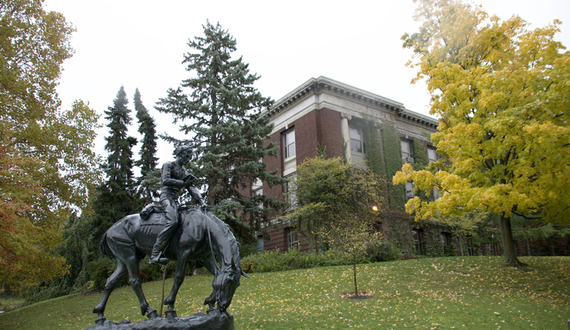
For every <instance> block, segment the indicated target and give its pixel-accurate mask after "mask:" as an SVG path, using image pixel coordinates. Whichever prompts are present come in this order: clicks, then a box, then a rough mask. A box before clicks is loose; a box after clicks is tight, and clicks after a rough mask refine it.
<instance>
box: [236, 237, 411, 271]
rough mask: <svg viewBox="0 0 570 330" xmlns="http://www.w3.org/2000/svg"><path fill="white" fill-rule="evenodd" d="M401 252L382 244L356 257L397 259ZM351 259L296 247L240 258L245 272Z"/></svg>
mask: <svg viewBox="0 0 570 330" xmlns="http://www.w3.org/2000/svg"><path fill="white" fill-rule="evenodd" d="M400 258H401V252H400V250H399V249H398V248H396V247H395V246H393V245H392V244H383V245H382V246H379V247H376V248H374V249H371V250H370V251H368V253H367V255H363V256H361V257H359V258H358V260H357V262H358V263H369V262H377V261H392V260H399V259H400ZM352 263H353V260H352V258H351V257H348V256H346V255H345V254H343V253H341V252H339V251H334V250H328V251H325V252H318V253H314V252H300V251H299V250H298V249H292V250H288V251H287V252H285V253H281V252H280V251H279V250H272V251H263V252H260V253H257V254H254V255H251V256H248V257H245V258H242V260H241V266H242V268H243V270H244V271H245V272H246V273H264V272H279V271H284V270H293V269H305V268H314V267H324V266H339V265H352Z"/></svg>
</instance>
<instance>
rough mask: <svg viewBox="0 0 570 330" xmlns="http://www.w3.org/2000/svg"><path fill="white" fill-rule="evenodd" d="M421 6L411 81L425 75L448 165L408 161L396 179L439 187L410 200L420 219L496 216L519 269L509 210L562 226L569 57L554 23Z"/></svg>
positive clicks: (449, 2) (408, 41)
mask: <svg viewBox="0 0 570 330" xmlns="http://www.w3.org/2000/svg"><path fill="white" fill-rule="evenodd" d="M418 2H419V6H418V9H417V12H416V19H417V20H419V21H421V22H422V23H423V24H422V26H421V28H420V31H419V32H418V33H414V34H412V35H408V34H406V35H404V36H403V37H402V38H403V40H404V47H407V48H411V49H413V50H414V52H415V59H416V62H415V63H414V64H413V65H414V66H416V67H418V68H419V73H418V78H417V79H420V78H422V77H427V85H428V89H429V91H430V93H431V95H432V99H431V102H432V104H431V114H434V115H437V116H439V117H440V125H439V127H438V130H439V132H438V133H435V134H433V135H432V141H433V142H434V143H435V144H436V146H437V148H438V153H440V154H442V155H443V156H445V157H446V159H447V160H449V163H446V162H444V161H443V160H442V161H439V162H438V163H437V164H434V165H433V166H432V167H431V168H430V170H426V171H414V170H413V169H412V168H411V166H409V165H404V167H403V168H402V172H400V173H398V174H397V175H396V176H395V177H394V182H395V183H404V182H406V181H410V180H413V181H414V185H415V186H416V187H417V188H419V189H423V190H425V191H428V192H429V191H430V190H431V189H433V188H434V187H435V188H437V189H438V190H439V191H441V192H443V196H442V198H440V199H438V200H436V201H435V202H431V203H430V202H422V201H420V200H419V199H418V198H414V199H412V200H410V201H409V202H408V204H407V206H406V208H407V210H408V211H409V212H413V211H415V212H416V218H427V217H430V216H433V215H436V214H438V213H441V214H456V213H458V212H463V211H465V210H477V209H479V210H482V211H492V212H494V213H496V214H498V215H499V218H500V221H499V222H500V229H501V236H502V240H503V248H504V251H505V257H506V261H507V264H508V265H511V266H516V267H520V266H521V265H522V264H521V263H520V261H519V260H518V259H517V257H516V254H515V250H514V244H513V238H512V230H511V216H512V215H513V214H516V215H521V216H524V217H537V218H540V219H541V220H543V221H547V222H568V217H567V216H565V213H567V212H568V210H569V208H570V195H568V193H567V188H568V187H569V186H570V175H569V173H570V129H569V125H570V118H569V115H570V98H569V97H568V96H569V95H570V85H569V84H568V81H569V80H570V53H569V52H567V51H564V47H563V46H562V45H561V44H560V43H559V42H557V41H554V39H553V38H554V35H555V34H556V33H557V32H558V31H559V29H558V25H559V24H560V22H559V21H555V22H554V23H553V24H551V25H548V26H546V27H544V28H537V29H534V30H528V29H527V28H526V25H527V24H526V22H525V21H524V20H522V19H521V18H520V17H517V16H514V17H512V18H510V19H508V20H506V21H501V20H500V19H499V18H498V17H496V16H492V17H489V16H488V15H487V14H486V13H485V12H483V11H482V10H481V9H480V8H478V7H475V8H474V7H472V6H471V5H469V4H464V3H462V2H460V1H457V0H437V1H436V0H422V1H418ZM438 168H439V169H441V170H440V171H437V169H438Z"/></svg>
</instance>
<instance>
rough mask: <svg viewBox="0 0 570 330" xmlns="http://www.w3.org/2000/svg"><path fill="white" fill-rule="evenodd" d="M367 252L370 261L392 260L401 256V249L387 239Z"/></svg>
mask: <svg viewBox="0 0 570 330" xmlns="http://www.w3.org/2000/svg"><path fill="white" fill-rule="evenodd" d="M367 252H368V256H369V258H370V261H371V262H380V261H394V260H400V259H401V258H402V251H400V249H398V247H396V246H395V245H394V244H392V243H390V242H387V241H385V242H383V243H382V245H380V246H377V247H374V248H372V249H370V250H369V251H367Z"/></svg>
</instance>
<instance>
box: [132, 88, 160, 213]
mask: <svg viewBox="0 0 570 330" xmlns="http://www.w3.org/2000/svg"><path fill="white" fill-rule="evenodd" d="M134 101H135V102H134V103H135V111H136V114H137V119H138V122H139V133H140V134H142V136H143V137H142V146H141V149H140V152H139V154H140V156H141V158H140V159H139V160H138V161H137V162H136V165H137V166H139V167H140V169H141V176H140V178H138V180H137V186H138V187H139V194H140V195H141V196H142V198H143V199H144V201H145V202H146V203H150V202H152V197H153V192H154V191H156V190H158V189H160V172H159V170H158V169H157V168H156V167H157V163H158V157H156V138H157V137H156V124H155V122H154V118H152V117H151V116H150V114H149V113H148V110H147V109H146V108H145V106H144V105H143V103H142V101H141V93H140V92H139V89H138V88H137V89H136V91H135V97H134Z"/></svg>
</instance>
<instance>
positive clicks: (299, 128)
mask: <svg viewBox="0 0 570 330" xmlns="http://www.w3.org/2000/svg"><path fill="white" fill-rule="evenodd" d="M262 115H263V116H269V118H270V119H271V122H272V123H273V124H274V129H273V132H272V134H271V140H272V141H273V142H275V143H277V144H278V145H279V149H280V152H279V155H278V157H268V158H266V159H264V162H266V163H267V165H268V170H269V171H272V170H275V169H277V170H278V171H279V174H281V175H282V176H284V177H291V176H293V175H295V172H296V167H297V165H298V164H300V163H301V162H302V161H303V160H305V159H306V158H311V157H315V156H317V146H318V145H322V146H326V151H327V155H328V156H330V157H337V156H338V157H347V158H348V159H349V160H350V161H351V162H353V163H355V164H358V165H357V166H361V167H366V166H367V165H366V158H365V155H366V153H367V152H370V151H368V150H366V144H365V139H366V136H365V132H366V130H365V129H364V127H365V124H366V123H370V122H373V123H375V124H378V125H392V127H394V128H395V134H396V135H397V138H399V139H400V145H399V146H396V147H395V148H398V149H400V148H401V150H398V152H399V154H400V157H401V159H402V162H403V161H407V162H413V161H414V159H413V157H414V154H413V152H412V144H413V143H418V142H419V143H420V144H421V145H422V146H423V148H425V151H426V153H427V155H428V156H429V158H430V159H432V158H435V157H436V154H435V149H434V148H433V146H432V145H431V143H430V142H429V139H428V137H427V134H426V133H428V134H431V133H433V132H435V131H436V127H437V125H438V122H437V120H435V119H433V118H431V117H428V116H425V115H422V114H419V113H416V112H413V111H410V110H408V109H406V108H405V107H404V104H403V103H400V102H397V101H394V100H391V99H388V98H385V97H383V96H380V95H377V94H373V93H370V92H367V91H364V90H362V89H358V88H355V87H353V86H349V85H346V84H343V83H341V82H338V81H335V80H332V79H329V78H325V77H319V78H311V79H309V80H308V81H306V82H305V83H303V84H302V85H301V86H299V87H297V88H295V89H294V90H293V91H291V92H290V93H289V94H287V95H285V96H284V97H283V98H281V99H279V100H278V101H277V102H275V104H274V106H273V107H272V108H270V109H267V110H266V111H264V112H263V113H262ZM393 131H394V130H393ZM345 141H346V146H347V147H346V150H345V147H344V145H345ZM391 148H394V146H393V145H392V147H391ZM400 168H401V164H400ZM251 189H252V190H251V193H252V194H261V193H263V194H267V195H271V196H282V195H283V193H285V192H286V191H287V185H285V186H274V187H272V188H269V187H268V186H267V184H254V185H253V186H252V188H251ZM410 189H411V187H407V190H408V191H407V192H405V191H404V189H402V194H408V196H409V195H410V194H411V191H410ZM403 199H404V200H405V197H404V198H403ZM277 227H278V229H275V228H274V227H268V228H266V233H268V234H269V235H265V236H264V237H263V238H261V237H260V238H259V245H258V248H259V249H260V250H261V249H263V250H272V249H275V248H277V249H279V250H281V251H286V250H287V249H289V248H291V247H293V246H296V245H298V244H299V245H300V246H301V250H306V249H307V244H306V243H304V241H303V239H302V238H301V237H300V235H299V234H298V233H297V232H296V231H295V230H294V229H293V228H290V226H288V225H287V224H280V225H279V226H277ZM411 231H412V232H413V229H412V230H411ZM412 232H411V233H410V235H414V237H413V239H415V240H416V245H417V246H416V249H418V248H420V245H419V244H421V243H420V242H419V237H417V236H418V233H417V232H413V233H412ZM300 238H301V240H300ZM410 239H412V238H410Z"/></svg>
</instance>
